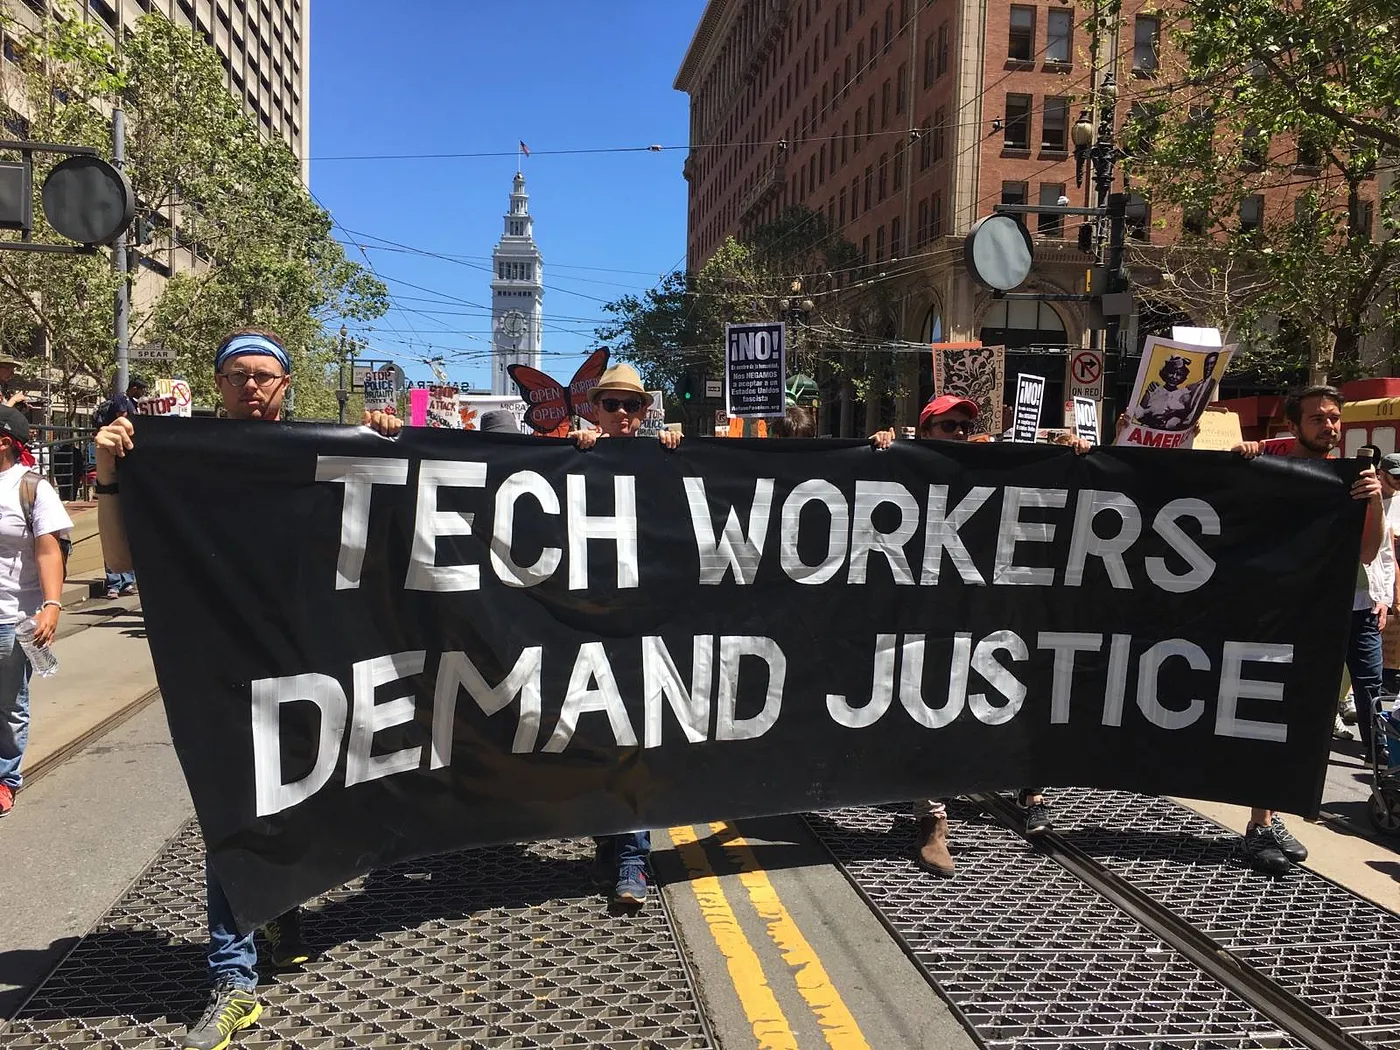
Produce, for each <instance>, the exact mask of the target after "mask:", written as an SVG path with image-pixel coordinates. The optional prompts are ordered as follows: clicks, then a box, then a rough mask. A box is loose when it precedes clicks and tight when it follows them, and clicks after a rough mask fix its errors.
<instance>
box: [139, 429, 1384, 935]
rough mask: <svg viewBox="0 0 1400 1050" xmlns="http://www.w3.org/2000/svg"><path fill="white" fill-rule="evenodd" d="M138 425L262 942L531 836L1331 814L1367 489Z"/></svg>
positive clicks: (230, 852)
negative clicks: (1061, 791) (1024, 808)
mask: <svg viewBox="0 0 1400 1050" xmlns="http://www.w3.org/2000/svg"><path fill="white" fill-rule="evenodd" d="M136 427H137V430H136V435H137V436H136V448H135V450H134V451H133V452H132V454H131V455H130V456H129V457H128V458H127V459H126V460H125V461H124V462H123V464H122V469H121V484H122V496H121V505H122V511H123V513H124V515H125V517H126V522H127V527H128V532H129V535H130V539H131V543H132V548H133V553H134V556H135V559H136V565H137V569H138V571H139V573H140V577H141V591H142V598H143V604H144V607H145V614H146V621H147V627H148V631H149V636H150V645H151V650H152V654H153V656H154V659H155V665H156V671H157V675H158V677H159V681H160V687H161V691H162V694H163V695H164V697H165V703H166V707H167V711H168V714H169V720H170V729H171V733H172V735H173V738H174V741H175V745H176V748H177V750H178V752H179V755H180V759H181V761H182V763H183V765H184V769H185V774H186V776H187V777H188V779H189V785H190V791H191V793H192V795H193V797H194V802H195V806H196V809H197V810H198V813H199V819H200V822H201V824H202V826H203V829H204V835H205V841H206V843H207V845H208V848H209V851H210V857H211V862H212V864H213V867H214V870H215V872H216V874H217V875H218V877H219V879H220V881H221V883H222V885H223V887H224V889H225V892H226V893H227V895H228V897H229V900H230V901H231V902H232V904H233V907H234V910H235V913H236V915H237V916H238V920H239V922H240V923H241V924H245V926H251V925H253V924H256V923H260V922H262V921H264V920H266V919H269V918H271V917H273V916H275V915H277V914H278V913H280V912H281V911H283V910H284V909H285V908H287V907H289V906H290V905H292V904H295V903H297V902H299V901H302V900H305V899H307V898H310V897H312V896H314V895H315V894H317V893H319V892H322V891H324V890H326V889H328V888H331V887H334V886H336V885H339V884H340V883H342V882H344V881H346V880H348V879H350V878H352V877H354V876H355V875H357V874H361V873H363V872H366V871H369V870H372V869H374V868H377V867H380V866H383V865H386V864H389V863H392V862H395V861H399V860H403V859H408V858H412V857H416V856H422V855H425V854H431V853H436V852H442V851H447V850H453V849H458V848H461V847H464V846H469V845H474V844H482V843H490V842H500V841H506V840H521V839H536V838H544V837H553V836H577V835H588V834H603V833H611V832H618V831H624V830H629V829H637V828H647V827H665V826H668V825H672V824H685V823H691V822H697V821H705V820H710V819H729V818H735V817H742V816H748V815H756V814H766V813H783V812H793V811H801V810H809V809H820V808H824V807H832V806H842V805H850V804H857V803H875V802H886V801H895V800H903V799H911V798H923V797H938V796H943V795H949V794H956V793H960V792H968V791H980V790H990V789H1001V788H1013V787H1019V786H1021V785H1024V784H1041V783H1045V784H1057V785H1083V786H1091V787H1106V788H1126V789H1132V790H1137V791H1145V792H1151V793H1171V794H1177V795H1186V796H1192V797H1198V798H1209V799H1218V800H1222V801H1230V802H1238V803H1245V804H1253V805H1261V806H1271V807H1276V808H1280V809H1284V810H1288V811H1293V812H1301V813H1305V814H1311V813H1315V812H1316V810H1317V806H1318V803H1319V800H1320V797H1321V790H1322V779H1323V774H1324V771H1325V768H1326V756H1327V748H1328V730H1329V728H1330V726H1331V722H1332V714H1333V707H1334V703H1335V698H1336V691H1337V684H1338V681H1339V679H1340V675H1341V666H1342V654H1343V649H1344V646H1345V641H1346V635H1347V630H1348V625H1349V623H1350V609H1351V601H1352V594H1353V589H1354V585H1355V580H1356V566H1357V559H1358V550H1359V546H1360V532H1361V523H1362V520H1363V516H1364V506H1363V505H1362V504H1360V503H1358V502H1356V501H1354V500H1352V499H1350V498H1349V495H1348V488H1349V485H1350V482H1351V479H1352V477H1353V476H1354V474H1355V472H1356V470H1357V465H1356V464H1355V463H1354V462H1329V463H1321V464H1311V463H1305V462H1302V461H1299V460H1293V459H1283V458H1273V457H1270V458H1264V459H1260V460H1256V461H1254V462H1245V461H1243V460H1241V459H1239V458H1238V457H1236V456H1233V455H1231V454H1229V453H1213V452H1172V451H1160V450H1145V449H1111V450H1102V451H1096V452H1093V453H1091V454H1089V455H1087V456H1075V455H1074V454H1073V453H1072V452H1071V451H1070V450H1068V449H1065V448H1059V447H1051V446H1046V445H1010V444H998V445H985V444H983V445H964V444H960V443H954V442H913V441H906V442H898V443H896V444H895V446H894V447H893V448H891V449H889V450H887V451H876V450H875V449H873V448H872V447H871V446H870V445H869V444H868V443H864V442H862V443H855V442H843V441H829V440H828V441H781V440H766V441H765V440H734V441H722V442H721V441H704V440H696V439H693V438H691V439H687V440H686V441H685V442H684V443H683V444H682V445H681V447H680V448H679V449H678V450H676V451H674V452H668V451H666V450H665V449H663V448H661V447H659V443H658V442H656V441H652V440H646V439H642V440H636V441H627V440H622V439H615V440H608V441H600V442H599V443H598V445H597V447H596V448H594V449H592V450H589V451H586V452H585V451H580V450H578V449H577V448H575V447H574V446H573V445H572V444H571V443H569V442H565V441H551V440H544V439H540V438H534V437H525V436H521V437H515V436H513V435H496V434H478V433H473V432H451V431H430V430H409V431H405V433H404V434H403V435H402V436H401V437H399V438H397V439H393V440H391V439H387V438H383V437H380V436H379V435H377V434H373V433H371V432H369V431H368V430H362V429H348V428H343V427H333V426H321V425H312V424H300V425H298V424H291V425H282V424H271V423H237V422H232V421H215V420H209V421H205V420H179V421H174V420H163V419H145V418H142V419H139V420H137V421H136Z"/></svg>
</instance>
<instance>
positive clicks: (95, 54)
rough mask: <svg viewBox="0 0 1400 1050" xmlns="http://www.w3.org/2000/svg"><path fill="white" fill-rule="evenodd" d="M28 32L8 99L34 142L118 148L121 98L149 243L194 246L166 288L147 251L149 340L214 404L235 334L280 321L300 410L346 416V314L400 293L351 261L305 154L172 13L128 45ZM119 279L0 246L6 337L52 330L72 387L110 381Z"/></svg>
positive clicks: (136, 33) (376, 307) (141, 311)
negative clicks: (313, 187)
mask: <svg viewBox="0 0 1400 1050" xmlns="http://www.w3.org/2000/svg"><path fill="white" fill-rule="evenodd" d="M21 39H22V40H23V46H24V52H23V54H22V56H21V61H20V62H19V63H18V65H17V66H14V67H11V68H9V69H6V70H4V71H0V92H3V94H4V96H5V98H6V99H7V100H8V102H9V106H10V109H11V111H12V115H15V116H21V117H23V118H24V119H25V120H27V122H28V125H29V126H28V132H29V137H30V138H32V139H36V140H48V141H55V142H65V143H73V144H82V145H89V146H93V147H95V148H97V149H98V150H99V151H100V152H101V153H102V154H103V155H107V153H108V150H109V144H110V114H111V111H112V106H113V105H114V104H116V103H119V104H120V105H121V106H122V108H123V110H124V112H125V115H126V122H127V139H126V158H127V159H126V165H125V169H124V170H125V172H126V174H127V177H128V178H130V179H131V182H132V185H133V187H134V188H135V190H136V194H137V199H138V202H139V205H138V216H150V217H151V219H152V220H153V231H154V236H153V239H152V242H151V243H150V244H147V245H145V246H144V247H142V248H140V249H138V250H141V251H145V252H147V253H148V254H149V255H150V256H151V257H152V258H154V259H157V260H160V259H164V258H168V251H169V249H171V248H172V247H173V248H178V249H182V250H188V251H189V252H191V253H192V254H193V260H192V261H193V265H189V266H185V267H181V268H179V269H177V270H176V271H175V272H174V274H173V275H172V276H171V277H170V278H169V279H168V280H164V281H162V280H159V279H157V278H155V277H153V276H151V275H149V274H145V273H143V272H142V271H141V270H140V269H139V268H137V267H136V265H135V260H134V259H133V262H132V270H133V276H134V280H135V293H134V295H133V309H132V316H131V325H130V331H131V341H132V343H133V345H136V344H139V343H145V342H163V343H165V345H166V346H167V347H171V348H173V349H174V350H175V351H176V353H177V358H176V361H175V362H174V364H173V365H170V366H166V367H168V368H169V369H170V370H171V371H172V372H174V373H175V374H183V375H185V376H187V377H188V378H189V379H190V381H191V383H192V385H193V386H194V388H195V394H196V398H197V399H198V400H201V401H205V402H212V401H213V400H214V399H215V392H214V389H213V376H212V368H211V355H212V351H213V348H214V347H215V346H216V345H217V344H218V341H219V339H220V338H221V336H222V335H223V334H224V333H226V332H227V331H228V330H230V329H232V328H236V327H242V326H260V327H266V328H271V329H273V330H275V331H277V332H278V333H279V334H280V335H281V336H282V337H283V338H284V339H285V341H286V344H287V348H288V351H289V353H290V355H291V357H292V361H293V372H294V374H295V375H296V376H297V380H296V383H297V397H296V405H297V412H298V415H301V416H303V417H319V418H333V417H334V415H335V409H336V405H335V394H334V380H333V378H331V377H330V376H328V369H329V368H330V367H331V366H332V365H333V364H334V362H335V360H336V346H335V336H334V335H332V334H331V333H332V332H334V331H335V330H336V329H338V328H339V324H340V321H341V319H344V318H353V319H368V318H373V317H376V316H379V315H380V314H382V313H383V312H384V311H385V309H386V308H387V292H386V290H385V288H384V286H383V285H382V284H381V283H380V282H379V281H378V280H377V279H376V278H374V277H373V276H372V275H371V274H369V273H368V272H367V271H366V270H364V269H363V268H362V267H360V266H359V265H357V264H355V263H353V262H351V261H350V260H348V259H347V258H346V256H345V254H344V251H343V250H342V248H341V246H340V244H339V242H337V241H336V240H335V239H334V237H333V236H332V235H331V219H330V216H329V215H328V214H327V213H326V212H325V210H324V209H322V208H321V207H320V206H319V205H318V204H316V202H315V201H314V200H313V199H312V198H311V196H310V194H309V193H308V192H307V191H306V188H305V187H304V186H303V185H302V183H301V178H300V168H299V166H298V163H297V161H296V158H295V157H294V156H293V155H292V153H291V151H290V150H289V149H288V148H287V147H286V145H285V144H284V143H282V142H281V141H272V142H269V141H264V140H263V139H262V138H260V137H259V135H258V133H257V128H256V126H255V125H254V124H253V123H252V122H251V121H250V120H249V119H248V117H247V116H246V115H245V114H244V112H243V111H242V108H241V106H240V104H239V103H238V101H237V100H235V99H234V98H233V96H232V95H231V94H230V93H229V92H228V90H227V88H226V87H225V86H224V71H223V68H222V66H221V64H220V60H219V58H218V55H217V54H216V53H215V52H214V51H213V49H211V48H209V47H208V46H206V45H205V44H204V42H203V41H201V40H200V39H199V38H197V37H196V36H194V35H193V34H192V33H191V32H190V31H189V30H187V29H181V28H180V27H178V26H176V25H174V24H173V23H172V22H170V21H169V20H168V19H165V18H163V17H161V16H158V15H151V16H146V17H143V18H141V19H140V20H139V21H138V22H137V24H136V26H135V27H134V29H132V30H131V31H130V32H128V33H126V34H124V36H123V38H122V44H121V48H120V50H116V49H114V48H113V47H112V46H111V44H110V42H109V41H108V39H107V38H106V37H105V36H104V35H103V34H102V33H101V32H100V30H99V29H98V28H97V27H95V26H94V25H92V24H90V23H84V22H83V21H82V20H81V19H79V18H76V17H66V18H54V19H51V20H47V21H46V22H45V23H44V24H43V26H42V29H41V31H40V32H38V33H32V34H24V35H22V36H21ZM55 159H57V158H46V159H45V163H48V162H51V161H52V160H55ZM43 174H44V172H42V171H40V172H37V173H36V182H39V181H42V178H43ZM35 216H36V231H35V233H36V238H39V239H46V240H47V239H53V238H54V234H53V233H52V231H50V230H48V229H47V228H46V226H45V224H44V223H43V220H42V216H41V209H39V208H38V207H37V206H36V208H35ZM116 282H117V277H116V275H115V274H114V273H113V272H112V270H111V264H110V262H109V260H108V258H107V257H106V256H105V255H97V256H34V255H27V254H21V253H11V252H0V338H5V339H7V340H10V342H8V343H7V345H11V346H14V345H27V344H29V343H30V342H31V340H32V338H33V335H34V333H35V331H36V330H37V331H38V333H39V334H40V335H41V336H42V338H43V339H44V340H46V341H47V344H48V346H49V347H50V350H51V353H52V357H53V364H54V366H55V368H56V369H57V370H59V372H60V373H61V375H62V382H61V385H63V386H65V387H66V388H67V390H68V392H69V394H70V395H72V394H75V393H76V392H77V391H78V390H79V389H81V388H83V387H84V386H86V387H87V388H88V389H91V388H92V386H93V385H94V384H95V385H96V386H98V387H101V388H106V387H107V386H108V383H109V381H110V377H111V375H112V374H113V371H114V366H115V358H116V347H115V340H114V337H113V334H112V323H111V312H112V295H113V293H114V291H115V288H116ZM68 400H69V403H70V405H71V404H72V403H73V400H74V399H73V397H72V396H70V397H69V398H68Z"/></svg>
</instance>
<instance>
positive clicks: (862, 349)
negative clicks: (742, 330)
mask: <svg viewBox="0 0 1400 1050" xmlns="http://www.w3.org/2000/svg"><path fill="white" fill-rule="evenodd" d="M807 300H810V303H811V309H810V310H806V309H803V307H804V305H805V303H806V302H807ZM784 304H786V309H787V310H788V311H789V313H790V312H791V311H792V310H794V309H797V310H799V311H801V314H800V316H801V320H798V321H795V322H793V323H790V324H789V325H788V344H789V345H788V371H789V373H794V372H803V373H806V374H809V375H812V376H814V377H816V378H817V379H818V381H819V382H820V383H821V384H822V385H823V387H825V388H827V389H828V390H833V389H835V388H836V387H837V386H838V385H839V384H840V383H842V382H850V383H852V385H853V386H854V387H856V389H857V392H858V393H859V394H862V395H863V394H864V393H865V392H866V391H867V390H869V389H872V388H873V389H877V390H879V391H880V393H881V394H883V393H884V392H885V391H884V389H883V386H881V385H878V384H877V383H873V382H872V381H871V377H872V375H875V374H878V372H877V366H875V364H874V362H875V361H876V360H877V359H878V358H879V357H880V356H882V355H881V353H880V350H879V346H880V344H881V343H882V342H884V341H886V340H889V339H890V338H892V337H893V335H894V327H893V326H894V322H895V318H896V313H895V306H894V301H893V299H892V297H891V296H890V294H889V292H888V291H887V289H886V286H885V285H882V284H881V283H879V282H872V281H869V280H868V279H867V275H866V274H865V267H863V266H862V265H861V261H860V253H859V252H858V250H857V249H856V247H855V246H854V245H853V244H851V243H850V242H849V241H847V240H846V239H845V238H844V237H842V236H841V234H840V231H839V230H834V229H832V228H831V227H830V225H829V224H828V223H827V221H826V217H825V216H824V215H823V214H822V213H821V212H817V211H812V210H809V209H807V208H803V207H796V206H794V207H792V208H788V209H787V210H786V211H784V212H783V213H782V214H781V215H780V216H779V217H778V218H777V219H776V220H774V221H773V222H772V223H769V224H767V225H764V226H760V227H757V228H756V229H754V230H753V231H751V232H750V233H749V234H748V235H747V236H746V237H745V238H744V239H743V240H738V239H735V238H733V237H730V238H727V239H726V240H725V241H724V242H723V243H722V244H721V245H720V246H719V247H718V248H716V249H715V251H714V253H713V254H712V255H711V256H710V258H709V259H707V260H706V262H705V264H704V265H703V266H701V267H700V268H699V269H698V270H696V271H694V272H691V273H672V274H669V275H667V276H666V277H665V278H664V279H663V280H662V281H661V282H659V283H658V284H657V285H656V286H655V287H653V288H651V289H650V290H648V291H647V292H646V293H644V294H643V295H641V296H635V295H627V296H623V297H622V298H621V299H618V300H616V301H614V302H611V303H608V304H607V305H606V306H604V307H603V309H604V311H605V312H606V313H608V314H610V315H612V320H611V321H610V322H608V323H607V324H604V325H602V326H601V327H599V329H598V333H597V334H598V338H599V340H600V341H601V342H603V343H606V344H607V345H608V346H610V347H611V348H612V349H613V352H614V354H615V355H616V356H617V357H618V358H619V359H621V360H625V361H630V362H632V363H633V364H635V365H636V366H637V368H638V370H639V371H640V372H641V373H642V375H643V377H644V378H645V379H646V381H647V382H648V384H649V385H654V386H656V387H658V388H662V389H667V390H671V389H674V386H675V382H676V379H677V377H678V376H679V375H680V374H681V373H682V372H686V371H707V372H709V373H710V374H711V375H722V374H723V372H724V356H723V344H724V326H725V324H726V323H741V322H747V321H771V320H775V319H778V318H780V317H781V316H782V315H783V311H784V308H785V306H784Z"/></svg>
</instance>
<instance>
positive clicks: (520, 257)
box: [491, 171, 544, 394]
mask: <svg viewBox="0 0 1400 1050" xmlns="http://www.w3.org/2000/svg"><path fill="white" fill-rule="evenodd" d="M533 226H534V220H533V219H531V218H530V195H529V194H528V193H526V192H525V176H524V175H522V174H521V173H520V172H518V171H517V172H516V173H515V183H514V186H513V187H512V189H511V193H510V210H509V211H508V212H506V216H505V232H504V233H503V234H502V235H501V239H500V240H499V241H497V242H496V248H495V251H493V252H492V253H491V261H492V263H494V265H495V271H496V272H495V276H494V279H493V280H492V281H491V393H493V394H514V393H516V386H515V384H514V383H513V382H512V381H511V378H510V376H509V375H508V374H507V373H506V366H507V365H513V364H523V365H529V366H530V367H531V368H539V367H540V364H541V357H540V351H541V343H542V341H543V340H542V335H541V331H540V327H541V323H542V321H543V319H544V305H543V303H544V273H543V269H544V265H543V264H544V260H543V259H542V258H541V257H540V250H539V249H538V248H537V247H535V235H534V229H533Z"/></svg>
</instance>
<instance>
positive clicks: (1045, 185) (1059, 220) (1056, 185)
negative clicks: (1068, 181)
mask: <svg viewBox="0 0 1400 1050" xmlns="http://www.w3.org/2000/svg"><path fill="white" fill-rule="evenodd" d="M1064 195H1065V184H1064V183H1063V182H1042V183H1041V184H1040V204H1041V207H1046V206H1049V207H1054V206H1056V205H1058V204H1059V203H1060V198H1061V197H1063V196H1064ZM1037 219H1038V220H1039V221H1038V222H1037V223H1036V232H1037V233H1039V234H1040V235H1041V236H1042V237H1063V236H1064V216H1063V215H1054V214H1045V213H1044V212H1042V213H1041V214H1040V215H1039V216H1037Z"/></svg>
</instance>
